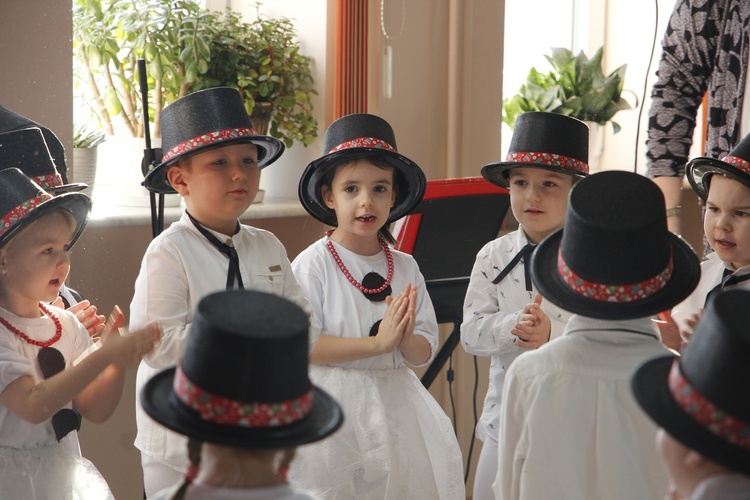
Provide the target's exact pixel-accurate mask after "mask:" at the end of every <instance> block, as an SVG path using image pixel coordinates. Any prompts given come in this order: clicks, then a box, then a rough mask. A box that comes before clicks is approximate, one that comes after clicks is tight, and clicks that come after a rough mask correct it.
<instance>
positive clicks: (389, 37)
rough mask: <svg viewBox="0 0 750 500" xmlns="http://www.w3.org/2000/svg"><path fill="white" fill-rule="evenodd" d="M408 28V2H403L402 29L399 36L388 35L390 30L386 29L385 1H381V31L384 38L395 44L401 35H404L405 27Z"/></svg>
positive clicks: (403, 0)
mask: <svg viewBox="0 0 750 500" xmlns="http://www.w3.org/2000/svg"><path fill="white" fill-rule="evenodd" d="M405 26H406V0H402V1H401V27H400V28H399V30H398V35H396V36H394V37H391V36H390V35H388V30H386V29H385V0H380V31H381V32H383V36H384V37H385V39H386V40H388V41H389V42H395V41H396V40H398V39H399V38H401V35H403V34H404V27H405Z"/></svg>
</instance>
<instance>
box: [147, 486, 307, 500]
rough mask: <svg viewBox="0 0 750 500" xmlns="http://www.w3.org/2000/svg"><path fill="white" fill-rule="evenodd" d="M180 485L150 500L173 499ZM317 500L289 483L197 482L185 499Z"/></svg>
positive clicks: (157, 494) (159, 493) (165, 490)
mask: <svg viewBox="0 0 750 500" xmlns="http://www.w3.org/2000/svg"><path fill="white" fill-rule="evenodd" d="M179 487H180V485H175V486H171V487H169V488H166V489H164V490H162V491H160V492H158V493H156V495H152V496H151V497H150V498H149V500H171V498H172V497H173V496H174V494H175V492H176V491H177V489H179ZM272 499H273V500H316V499H317V497H314V496H312V495H310V494H309V493H305V492H301V491H298V490H295V489H292V488H291V487H290V486H289V485H286V484H282V485H278V486H267V487H263V488H260V487H259V488H219V487H215V486H207V485H204V484H200V483H196V484H192V485H190V486H189V487H188V489H187V492H186V493H185V500H272Z"/></svg>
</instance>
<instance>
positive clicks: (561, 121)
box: [482, 112, 589, 188]
mask: <svg viewBox="0 0 750 500" xmlns="http://www.w3.org/2000/svg"><path fill="white" fill-rule="evenodd" d="M516 167H536V168H544V169H547V170H553V171H555V172H560V173H563V174H570V175H574V176H576V177H584V176H586V175H588V173H589V128H588V127H587V126H586V124H585V123H583V122H582V121H581V120H577V119H575V118H572V117H570V116H565V115H560V114H557V113H542V112H529V113H522V114H520V115H518V118H517V119H516V126H515V128H514V129H513V137H511V139H510V147H509V148H508V154H507V155H506V156H505V161H501V162H498V163H490V164H489V165H485V166H484V168H482V176H483V177H484V178H485V179H487V180H488V181H490V182H491V183H493V184H497V185H498V186H502V187H504V188H507V187H508V170H510V169H511V168H516Z"/></svg>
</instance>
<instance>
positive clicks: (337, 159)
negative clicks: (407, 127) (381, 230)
mask: <svg viewBox="0 0 750 500" xmlns="http://www.w3.org/2000/svg"><path fill="white" fill-rule="evenodd" d="M367 158H374V159H378V160H381V161H384V162H386V163H388V164H389V165H390V166H392V167H393V169H394V172H393V180H394V186H395V191H396V201H395V203H394V205H393V207H392V208H391V212H390V214H389V216H388V222H393V221H395V220H397V219H400V218H401V217H403V216H404V215H406V214H408V213H409V212H410V211H411V210H412V209H413V208H414V207H415V206H416V205H417V203H419V202H420V201H421V200H422V197H423V196H424V190H425V188H426V186H427V180H426V178H425V176H424V172H422V169H421V168H419V165H417V164H416V163H414V162H413V161H411V160H410V159H408V158H407V157H405V156H404V155H402V154H400V153H399V152H398V149H397V147H396V136H395V134H394V133H393V128H391V126H390V125H389V124H388V122H386V121H385V120H384V119H382V118H380V117H379V116H375V115H369V114H364V113H360V114H351V115H346V116H343V117H341V118H339V119H338V120H336V121H335V122H333V123H332V124H331V125H330V126H329V127H328V129H327V130H326V133H325V137H324V138H323V156H321V157H320V158H318V159H317V160H315V161H313V162H312V163H310V164H309V165H308V166H307V168H306V169H305V171H304V172H303V173H302V177H301V178H300V181H299V199H300V202H301V203H302V206H303V207H305V210H307V212H308V213H309V214H310V215H312V216H313V217H315V218H316V219H318V220H319V221H321V222H323V223H324V224H328V225H329V226H336V225H337V223H336V214H335V213H334V212H333V210H331V209H330V208H328V206H326V204H325V202H324V201H323V196H322V193H321V180H323V178H324V176H325V175H326V174H327V173H328V172H330V170H331V169H332V168H335V167H337V166H338V165H341V164H344V163H347V162H349V161H354V160H358V159H367Z"/></svg>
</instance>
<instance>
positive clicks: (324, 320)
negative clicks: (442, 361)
mask: <svg viewBox="0 0 750 500" xmlns="http://www.w3.org/2000/svg"><path fill="white" fill-rule="evenodd" d="M326 241H327V238H323V239H321V240H319V241H317V242H315V243H313V244H312V245H311V246H310V247H308V248H307V249H306V250H305V251H304V252H302V253H301V254H300V255H299V256H298V257H297V258H296V259H295V260H294V262H292V269H293V270H294V274H295V276H296V277H297V281H299V283H300V286H301V287H302V289H303V291H304V292H305V295H306V296H307V298H308V300H309V301H310V304H311V305H312V308H313V311H314V312H315V315H316V316H318V318H319V319H320V321H321V325H322V328H321V333H323V334H326V335H332V336H338V337H366V336H368V334H369V332H370V328H371V327H372V325H373V324H374V323H375V322H376V321H378V320H380V319H381V318H382V317H383V314H384V313H385V310H386V303H385V301H383V302H371V301H370V300H368V299H367V298H366V297H365V296H364V294H363V293H362V292H360V291H359V290H357V289H356V288H355V287H354V286H352V284H351V283H349V281H348V280H347V279H346V277H345V276H344V274H343V273H342V272H341V270H340V269H339V267H338V265H337V264H336V262H335V261H334V259H333V257H332V256H331V254H330V252H329V250H328V248H327V246H326ZM334 245H335V248H336V251H337V252H338V254H339V256H340V257H341V259H342V261H343V263H344V265H345V266H346V267H347V269H348V270H349V271H350V273H351V274H352V276H353V277H354V278H355V279H357V280H358V281H361V280H362V278H363V277H364V276H365V275H366V274H367V273H369V272H373V271H374V272H376V273H378V274H380V275H381V276H383V277H385V276H387V269H388V266H387V260H386V256H385V253H384V252H380V253H378V254H377V255H374V256H362V255H357V254H355V253H353V252H350V251H348V250H346V249H345V248H343V247H341V246H340V245H337V244H335V243H334ZM393 261H394V273H393V281H392V283H391V287H392V295H393V296H395V295H397V294H398V293H400V292H401V291H403V290H404V288H405V287H406V284H407V283H412V284H414V285H415V286H416V287H417V294H418V304H417V307H416V315H417V318H416V325H415V329H414V333H415V335H421V336H423V337H424V338H426V339H427V340H428V342H429V343H430V347H431V349H432V356H434V354H435V353H436V352H437V347H438V345H437V344H438V338H437V322H436V320H435V312H434V309H433V307H432V303H431V301H430V298H429V296H428V295H427V290H426V288H425V285H424V279H423V278H422V275H421V274H420V272H419V268H418V267H417V264H416V262H415V261H414V259H413V258H412V257H411V256H410V255H407V254H404V253H400V252H397V251H393ZM432 356H431V358H432ZM310 376H311V378H312V381H313V383H314V384H316V385H319V386H320V387H322V388H323V389H325V390H326V391H328V392H329V393H331V395H333V396H334V397H335V398H336V399H337V400H338V402H339V404H341V406H342V408H343V410H344V425H343V427H342V428H341V429H340V430H339V431H338V432H336V433H335V434H333V435H332V436H330V437H328V438H326V439H324V440H322V441H320V442H318V443H314V444H311V445H306V446H301V447H300V448H299V449H298V450H297V458H296V459H295V460H294V462H293V463H292V467H291V470H290V476H289V477H290V482H291V484H293V485H295V486H298V487H300V488H302V489H304V490H308V491H310V492H312V493H313V494H315V495H317V496H319V497H320V498H325V499H327V500H328V499H358V500H359V499H407V498H417V499H420V498H429V499H459V498H460V499H464V498H465V488H464V482H463V471H462V467H463V462H462V458H461V450H460V449H459V447H458V442H457V440H456V437H455V434H454V432H453V427H452V425H451V422H450V419H449V418H448V417H447V415H446V414H445V412H443V410H442V408H441V407H440V406H439V405H438V403H437V402H436V401H435V399H434V398H433V397H432V395H430V393H429V392H428V391H427V390H426V389H425V388H424V386H423V385H422V383H421V382H420V381H419V379H418V378H417V376H416V375H415V374H414V372H413V371H412V370H411V369H409V368H408V367H406V366H404V357H403V354H402V353H401V351H400V350H399V349H395V350H394V351H393V352H392V353H388V354H383V355H380V356H375V357H371V358H366V359H361V360H356V361H349V362H345V363H339V364H336V365H311V366H310Z"/></svg>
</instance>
